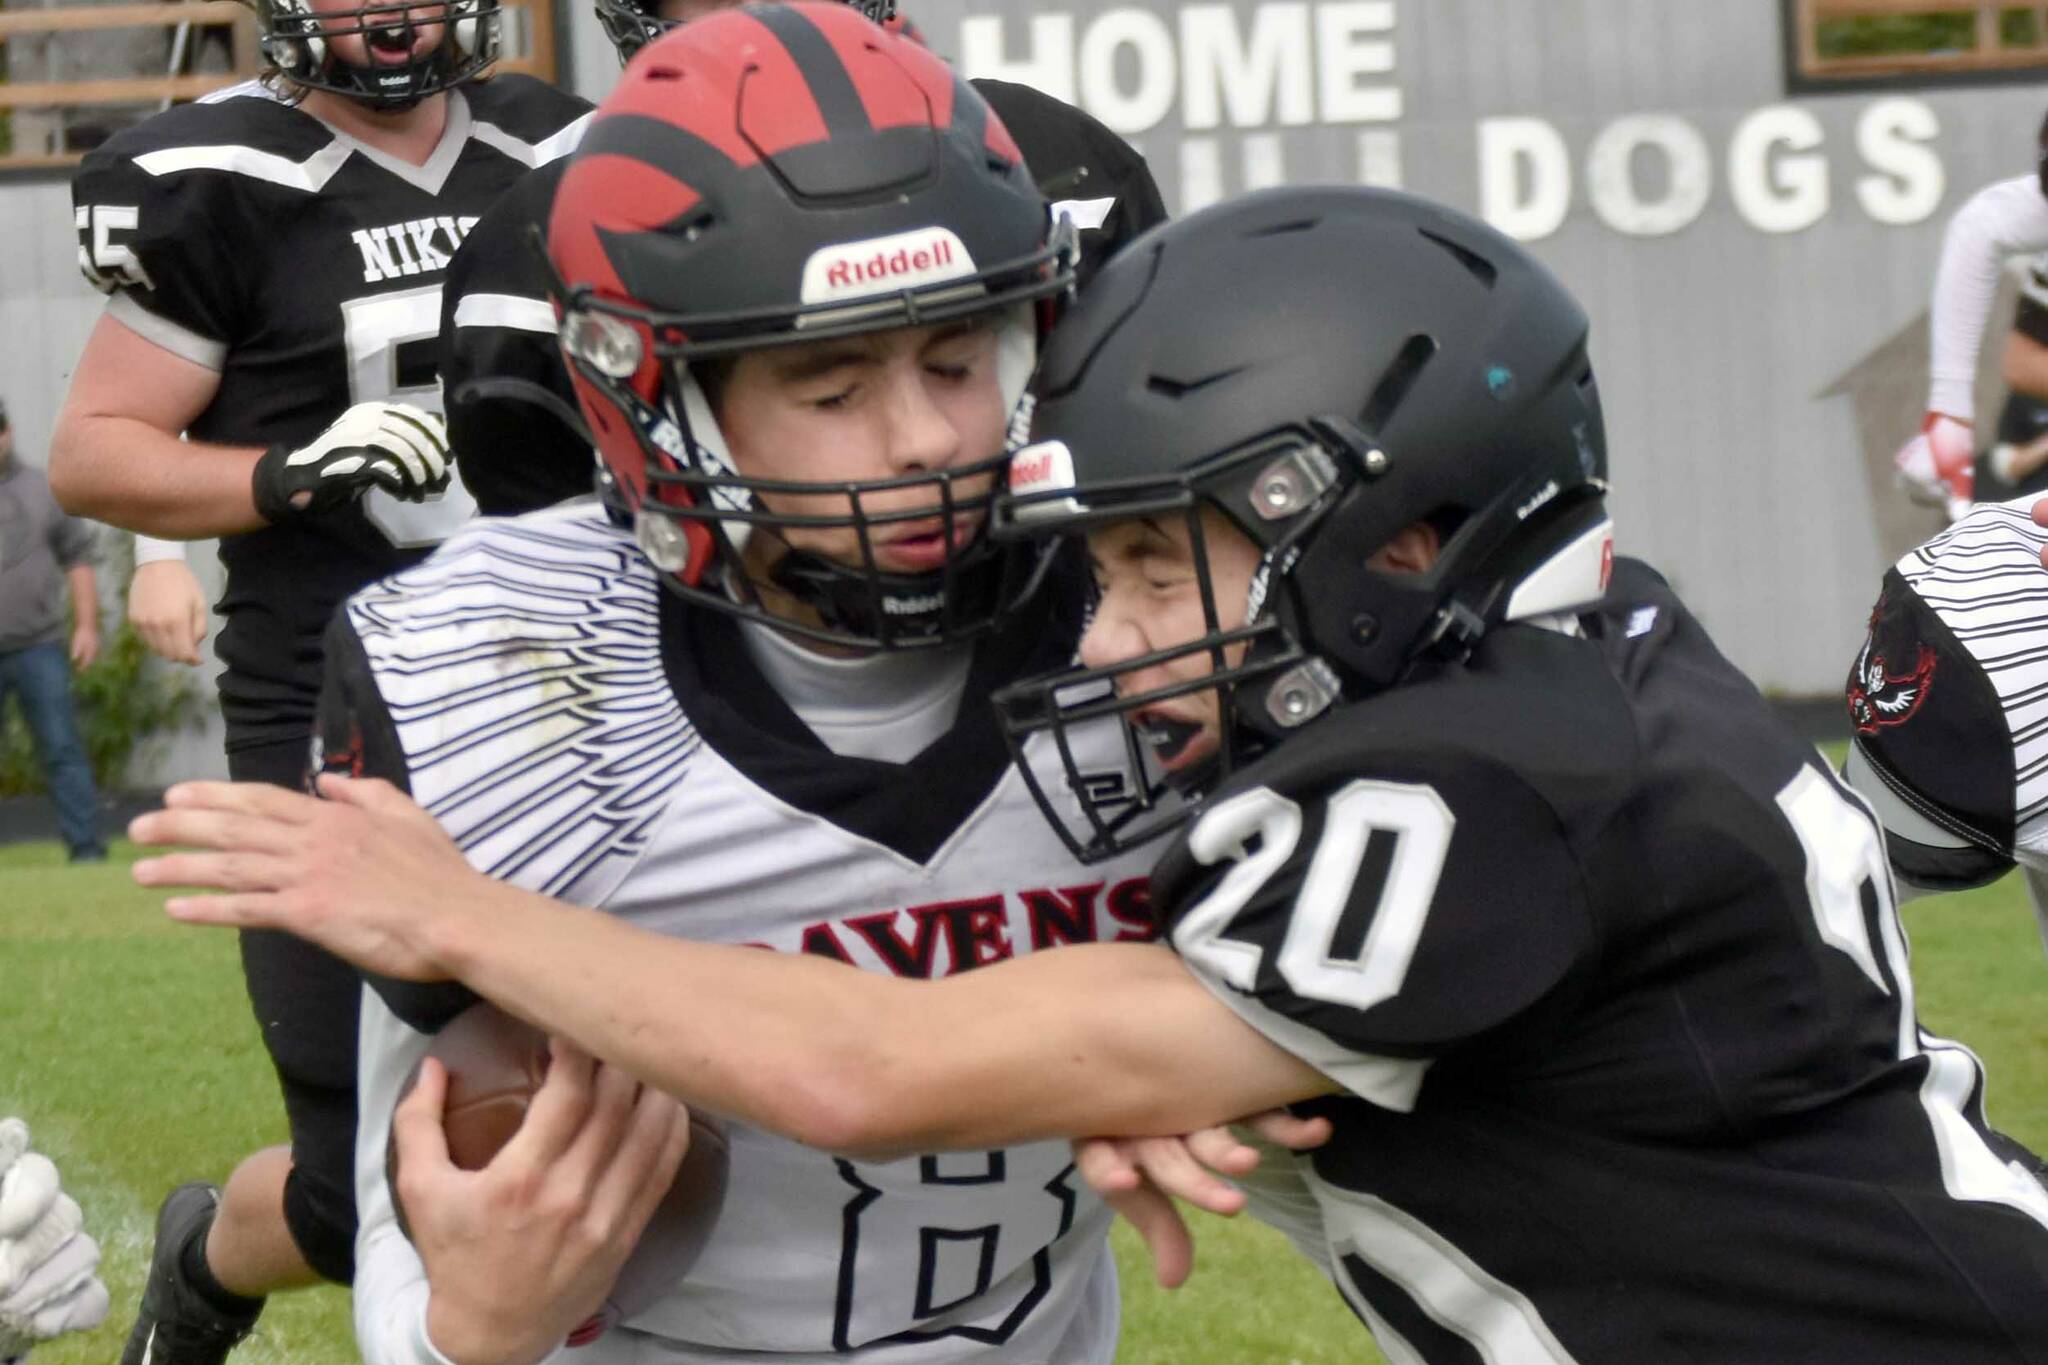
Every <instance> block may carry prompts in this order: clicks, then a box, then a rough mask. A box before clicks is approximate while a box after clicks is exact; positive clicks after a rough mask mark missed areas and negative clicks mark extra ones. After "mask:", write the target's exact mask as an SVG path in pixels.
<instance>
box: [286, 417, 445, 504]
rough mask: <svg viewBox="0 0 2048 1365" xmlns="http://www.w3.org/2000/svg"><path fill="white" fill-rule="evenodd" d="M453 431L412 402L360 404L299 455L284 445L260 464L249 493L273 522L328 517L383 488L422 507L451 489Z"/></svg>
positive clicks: (311, 442) (306, 446)
mask: <svg viewBox="0 0 2048 1365" xmlns="http://www.w3.org/2000/svg"><path fill="white" fill-rule="evenodd" d="M448 479H449V473H448V427H447V424H446V423H444V422H443V421H442V420H441V419H440V418H439V417H438V416H436V415H435V414H433V413H431V412H428V411H427V410H426V409H424V408H416V407H414V406H412V405H411V404H410V403H358V404H356V405H355V406H354V407H352V408H350V409H349V410H348V411H347V412H344V413H343V414H342V415H341V416H339V417H337V418H335V419H334V422H333V424H332V425H331V426H329V427H328V428H327V430H325V431H323V432H321V433H320V434H319V435H318V436H316V437H314V438H313V439H312V440H311V441H309V442H307V443H306V444H305V445H303V446H300V447H299V448H297V449H296V450H294V449H293V448H292V447H290V446H289V445H286V444H283V443H279V444H277V445H274V446H272V447H271V448H270V449H269V450H268V451H266V452H264V455H263V458H262V459H260V460H258V461H257V462H256V472H255V474H254V476H253V483H252V484H251V491H252V492H253V493H254V495H255V499H256V510H257V511H258V512H259V513H261V514H262V515H263V517H264V519H265V520H267V521H270V522H272V523H276V522H282V521H289V520H291V519H292V518H293V517H300V516H305V515H308V514H310V513H315V512H325V511H329V510H331V509H333V508H336V507H339V506H341V505H342V504H344V503H347V502H350V501H353V500H354V499H356V498H359V497H361V496H362V495H363V494H365V493H367V492H369V491H370V490H371V489H372V488H382V489H383V490H384V491H385V492H387V493H390V494H391V495H392V496H393V497H395V498H399V499H401V500H403V501H405V502H421V501H424V500H425V499H427V498H431V497H436V496H438V495H439V494H441V493H444V492H446V491H447V488H448Z"/></svg>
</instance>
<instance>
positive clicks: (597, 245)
mask: <svg viewBox="0 0 2048 1365" xmlns="http://www.w3.org/2000/svg"><path fill="white" fill-rule="evenodd" d="M701 197H702V196H701V195H699V194H698V193H697V191H696V190H694V189H692V188H690V186H688V185H685V184H683V183H682V182H681V181H680V180H676V179H674V178H673V177H671V176H668V175H665V174H663V173H662V172H661V171H660V170H659V169H657V168H656V167H654V166H650V165H648V164H647V163H646V162H645V161H640V160H637V159H635V158H633V157H630V156H618V155H611V154H599V155H596V156H582V157H578V158H577V159H576V160H574V161H572V162H570V163H569V169H568V170H567V171H565V172H563V174H562V184H561V188H559V189H558V190H556V191H555V205H554V209H553V211H552V212H551V213H550V214H549V215H548V254H549V255H550V256H552V257H553V258H554V262H555V269H556V270H558V271H560V272H561V275H562V278H563V279H564V280H565V281H567V282H568V283H569V284H572V285H578V284H587V285H591V286H593V287H595V288H596V289H597V291H598V292H599V293H601V294H610V295H612V296H613V297H623V296H624V295H625V294H626V292H627V291H626V286H625V283H624V282H623V281H622V280H620V279H619V274H618V271H617V270H616V269H615V268H614V267H613V265H612V260H611V255H610V253H609V252H607V251H606V250H605V248H604V242H603V241H602V240H601V239H600V238H599V236H598V234H599V233H600V232H614V233H625V232H646V231H649V230H651V229H654V228H658V227H660V226H661V225H662V224H664V223H669V222H673V221H674V220H675V219H676V217H677V216H678V215H680V214H681V213H682V212H683V210H685V209H687V208H689V207H690V206H691V205H692V204H694V203H696V202H697V201H698V199H699V198H701ZM592 206H597V207H596V211H594V212H593V211H592Z"/></svg>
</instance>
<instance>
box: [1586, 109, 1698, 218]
mask: <svg viewBox="0 0 2048 1365" xmlns="http://www.w3.org/2000/svg"><path fill="white" fill-rule="evenodd" d="M1638 147H1654V148H1656V149H1657V150H1658V151H1660V152H1662V153H1663V154H1664V162H1665V166H1666V168H1667V170H1668V172H1669V177H1670V183H1669V185H1668V186H1667V187H1666V189H1665V192H1664V198H1663V199H1662V200H1660V201H1657V202H1654V203H1646V202H1644V200H1643V198H1642V196H1640V195H1639V194H1637V193H1636V183H1635V167H1634V165H1633V162H1634V160H1635V154H1636V149H1637V148H1638ZM1586 189H1587V192H1588V194H1589V197H1590V198H1591V199H1592V201H1593V211H1594V212H1595V213H1597V214H1599V215H1600V218H1601V220H1602V221H1603V222H1605V223H1606V224H1607V226H1609V227H1611V228H1613V229H1614V230H1615V231H1616V232H1625V233H1628V234H1629V235H1630V236H1632V237H1665V236H1669V235H1670V234H1671V233H1674V232H1677V231H1679V230H1680V229H1682V228H1686V227H1689V226H1691V224H1692V222H1693V220H1694V219H1696V218H1698V217H1699V216H1700V212H1701V211H1702V210H1703V209H1705V208H1706V206H1707V199H1708V198H1709V197H1710V196H1711V195H1712V194H1713V192H1714V156H1713V153H1712V152H1710V151H1708V150H1707V140H1706V139H1705V138H1703V137H1701V136H1700V134H1699V130H1698V129H1697V128H1694V127H1693V126H1692V125H1691V124H1690V123H1687V122H1686V121H1685V120H1684V119H1682V118H1677V117H1675V116H1673V115H1670V114H1631V115H1629V116H1628V117H1626V118H1619V119H1616V120H1615V121H1614V122H1613V123H1611V124H1609V125H1608V126H1607V127H1606V128H1605V129H1603V130H1601V133H1600V136H1599V137H1597V138H1595V139H1593V148H1592V150H1591V151H1589V152H1588V153H1587V154H1586Z"/></svg>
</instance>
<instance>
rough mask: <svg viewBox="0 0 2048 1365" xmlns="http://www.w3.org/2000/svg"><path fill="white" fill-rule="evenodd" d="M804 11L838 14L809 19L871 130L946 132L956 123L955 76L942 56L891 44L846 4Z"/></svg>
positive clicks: (815, 16)
mask: <svg viewBox="0 0 2048 1365" xmlns="http://www.w3.org/2000/svg"><path fill="white" fill-rule="evenodd" d="M801 8H802V9H803V10H804V11H805V12H806V14H807V15H808V14H809V12H810V11H812V10H826V9H834V10H837V11H838V13H836V14H823V13H820V14H815V15H810V17H811V18H812V19H813V20H814V22H816V23H817V26H818V28H819V30H820V31H821V32H822V33H823V34H824V35H825V41H826V42H828V43H830V44H831V45H832V51H833V52H834V53H836V54H837V55H838V57H839V62H840V65H841V66H843V67H844V68H845V70H846V74H847V77H848V79H850V80H851V81H852V82H853V88H854V91H855V92H856V93H857V94H858V95H859V96H860V102H861V107H862V108H864V109H865V110H867V116H868V122H869V124H870V125H872V126H873V127H876V128H903V127H911V128H916V127H923V126H926V125H930V126H933V127H938V128H944V127H945V126H947V125H948V124H950V123H951V122H952V121H953V73H952V71H951V69H950V68H948V67H947V66H946V64H945V63H944V62H942V61H940V60H939V59H938V57H936V56H934V55H933V54H932V53H930V52H928V51H926V50H925V49H923V48H920V47H915V46H911V45H908V44H905V43H902V42H893V43H892V42H887V40H885V39H882V38H880V37H879V35H877V33H876V32H875V28H874V25H872V24H869V23H867V22H866V21H865V20H864V19H862V18H861V17H860V16H859V15H858V13H851V12H849V11H848V9H847V7H846V6H844V5H832V6H826V5H807V6H802V7H801ZM849 19H850V20H852V22H848V21H849Z"/></svg>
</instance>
